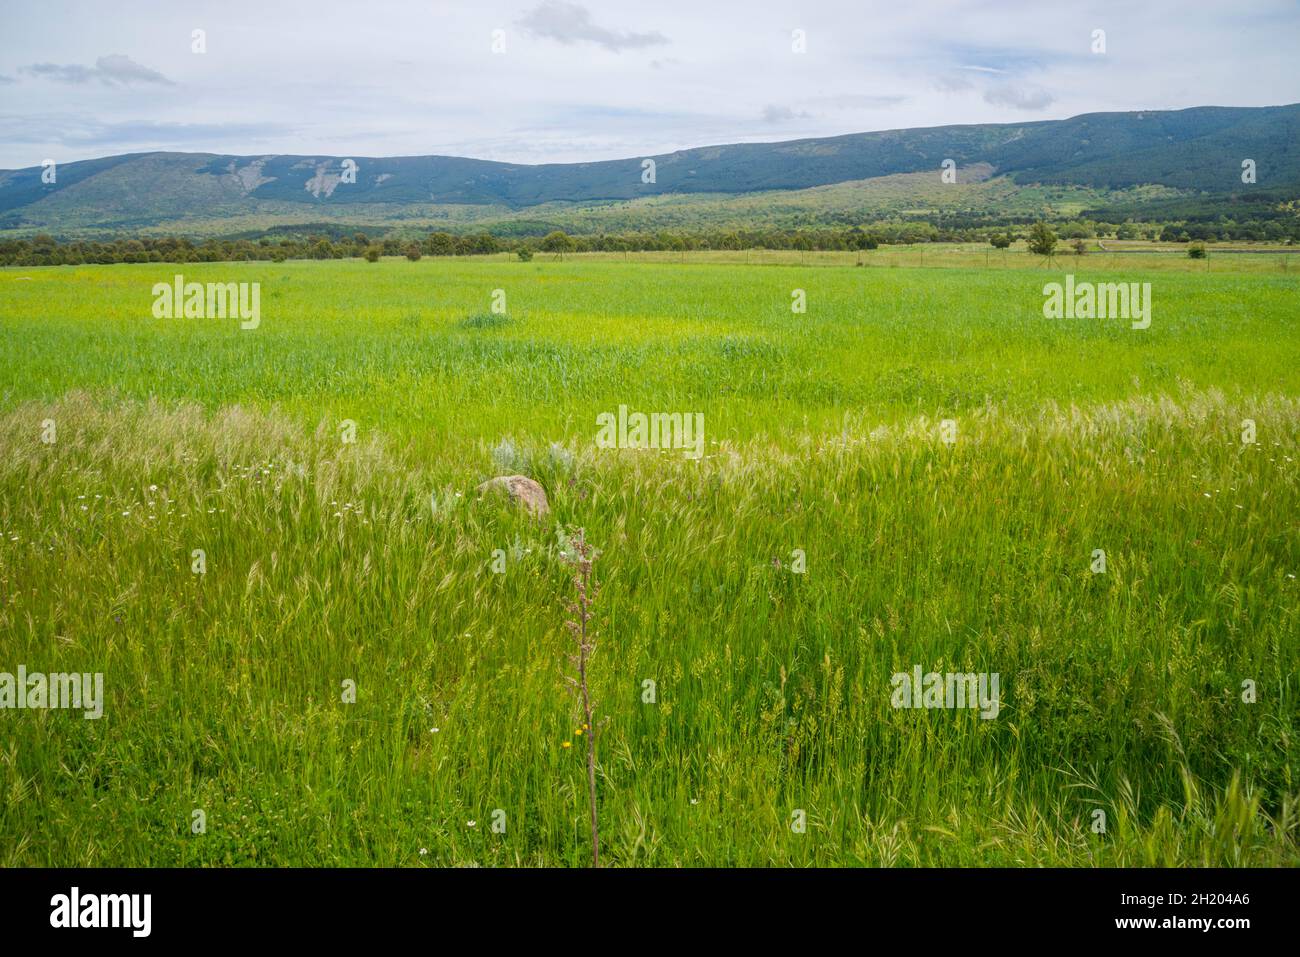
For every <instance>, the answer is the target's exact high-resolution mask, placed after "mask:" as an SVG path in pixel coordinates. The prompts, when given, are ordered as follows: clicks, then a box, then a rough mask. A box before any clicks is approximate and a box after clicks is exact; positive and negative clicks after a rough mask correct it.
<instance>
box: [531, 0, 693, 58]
mask: <svg viewBox="0 0 1300 957" xmlns="http://www.w3.org/2000/svg"><path fill="white" fill-rule="evenodd" d="M650 9H653V7H651V8H650ZM519 25H520V26H521V27H523V28H524V29H525V30H526V31H527V32H529V33H531V34H532V35H533V36H538V37H546V38H548V39H551V40H558V41H559V42H560V43H564V44H571V43H594V44H596V45H597V46H602V47H604V48H605V49H606V50H612V51H614V52H615V53H618V52H620V51H622V50H639V49H641V48H643V47H651V46H660V45H662V44H665V43H667V42H668V38H667V37H666V36H664V35H663V34H662V33H659V32H658V31H653V30H652V31H650V32H648V33H636V32H632V31H628V32H619V31H617V30H609V29H607V28H605V27H601V26H597V25H596V24H595V23H593V22H592V19H591V12H590V11H589V10H588V9H587V8H586V7H583V6H580V5H578V4H576V3H566V2H564V0H545V2H544V3H541V4H540V5H538V6H537V7H535V8H533V9H532V10H530V11H528V13H526V14H525V15H524V16H523V17H521V18H520V19H519Z"/></svg>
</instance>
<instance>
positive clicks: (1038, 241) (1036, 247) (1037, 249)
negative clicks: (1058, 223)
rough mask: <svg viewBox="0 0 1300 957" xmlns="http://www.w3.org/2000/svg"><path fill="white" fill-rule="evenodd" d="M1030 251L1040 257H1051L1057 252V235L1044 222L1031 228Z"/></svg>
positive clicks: (1037, 223)
mask: <svg viewBox="0 0 1300 957" xmlns="http://www.w3.org/2000/svg"><path fill="white" fill-rule="evenodd" d="M1027 242H1028V244H1029V251H1030V252H1031V253H1034V254H1035V255H1038V256H1051V255H1052V253H1053V252H1054V251H1055V250H1056V233H1054V232H1052V227H1051V226H1048V225H1047V223H1045V222H1043V221H1041V220H1040V221H1038V222H1036V223H1034V225H1033V226H1031V227H1029V238H1028V240H1027Z"/></svg>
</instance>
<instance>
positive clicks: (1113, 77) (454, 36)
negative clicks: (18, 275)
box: [0, 0, 1300, 168]
mask: <svg viewBox="0 0 1300 957" xmlns="http://www.w3.org/2000/svg"><path fill="white" fill-rule="evenodd" d="M196 29H201V30H203V31H204V33H205V42H206V52H203V53H196V52H194V51H193V45H194V40H193V39H192V36H193V31H195V30H196ZM1095 30H1104V31H1105V37H1104V42H1105V52H1104V53H1094V52H1093V46H1094V44H1095V40H1094V36H1093V34H1094V31H1095ZM494 31H501V32H500V33H496V34H494ZM795 31H802V37H803V46H804V49H803V52H797V51H796V47H797V46H798V35H797V34H796V33H795ZM494 37H495V42H496V45H497V46H498V47H501V46H504V49H503V50H502V51H501V52H494V50H493V46H494ZM1298 55H1300V4H1297V3H1296V2H1295V0H1254V2H1250V0H1246V2H1237V0H1234V2H1230V3H1226V2H1225V3H1217V2H1208V0H1180V2H1163V0H1141V2H1138V0H1125V2H1086V0H1081V2H1069V3H1064V2H1050V0H1042V2H1036V3H1035V2H1012V0H1007V2H975V0H968V2H963V0H896V2H891V3H880V2H872V0H820V2H814V0H809V2H802V3H800V2H777V0H743V2H739V0H738V2H732V0H639V2H627V0H584V2H581V3H579V2H566V0H473V2H469V0H466V2H437V0H426V2H397V0H344V2H333V0H313V2H302V3H299V2H286V0H262V2H257V3H249V2H243V0H222V2H184V0H167V2H154V0H113V2H112V3H109V2H106V0H98V2H75V0H65V2H59V0H41V2H37V0H28V2H21V3H19V2H14V0H0V167H2V168H15V167H25V166H36V165H39V164H40V162H41V160H42V159H45V158H52V159H54V160H56V161H57V162H60V163H65V162H69V161H72V160H78V159H87V158H90V157H96V156H106V155H111V154H115V153H126V152H137V151H142V150H186V151H206V152H220V153H238V154H259V153H305V154H327V155H334V156H362V157H363V156H397V155H417V154H429V153H440V154H451V155H459V156H473V157H479V158H483V159H496V160H506V161H511V162H522V163H544V162H572V161H578V160H598V159H612V158H619V157H634V156H645V155H649V154H653V153H663V152H668V151H671V150H673V149H678V148H683V147H690V146H702V145H708V144H714V143H734V142H745V141H764V140H766V141H770V140H783V139H796V138H799V137H805V136H828V135H834V134H838V133H852V132H861V131H864V130H881V129H897V128H905V127H914V126H936V125H942V124H948V123H982V122H1018V121H1025V120H1040V119H1059V118H1063V117H1068V116H1074V115H1076V114H1079V113H1088V112H1094V111H1106V110H1143V109H1179V108H1183V107H1188V106H1200V105H1207V104H1212V105H1219V106H1263V105H1276V104H1282V103H1294V102H1297V101H1300V68H1297V56H1298Z"/></svg>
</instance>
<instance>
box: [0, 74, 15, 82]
mask: <svg viewBox="0 0 1300 957" xmlns="http://www.w3.org/2000/svg"><path fill="white" fill-rule="evenodd" d="M17 82H18V81H17V80H15V79H14V78H13V77H11V76H5V75H4V74H3V73H0V83H17Z"/></svg>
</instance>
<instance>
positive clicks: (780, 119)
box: [763, 104, 811, 123]
mask: <svg viewBox="0 0 1300 957" xmlns="http://www.w3.org/2000/svg"><path fill="white" fill-rule="evenodd" d="M807 119H811V117H810V116H809V114H807V113H804V112H798V113H796V112H795V111H794V110H792V109H791V108H790V107H788V106H772V105H771V104H768V105H767V106H765V107H763V122H764V123H789V122H790V121H791V120H807Z"/></svg>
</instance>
